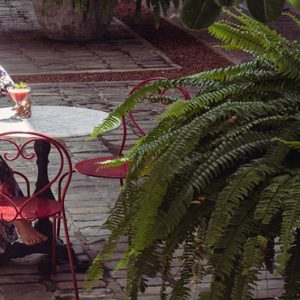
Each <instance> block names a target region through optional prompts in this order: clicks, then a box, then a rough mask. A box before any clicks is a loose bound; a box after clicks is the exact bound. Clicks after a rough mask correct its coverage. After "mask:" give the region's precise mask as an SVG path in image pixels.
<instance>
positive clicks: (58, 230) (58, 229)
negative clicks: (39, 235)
mask: <svg viewBox="0 0 300 300" xmlns="http://www.w3.org/2000/svg"><path fill="white" fill-rule="evenodd" d="M60 217H61V214H59V218H58V219H57V230H56V236H57V237H58V238H59V236H60V221H61V218H60Z"/></svg>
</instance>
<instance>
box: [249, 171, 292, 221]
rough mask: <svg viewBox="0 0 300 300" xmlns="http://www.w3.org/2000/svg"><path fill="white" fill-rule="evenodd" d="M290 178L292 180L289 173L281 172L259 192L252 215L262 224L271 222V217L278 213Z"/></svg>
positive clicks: (286, 192)
mask: <svg viewBox="0 0 300 300" xmlns="http://www.w3.org/2000/svg"><path fill="white" fill-rule="evenodd" d="M290 180H292V176H291V175H289V174H283V175H281V176H277V177H275V178H273V179H272V180H271V181H270V182H269V184H268V186H267V187H266V188H265V189H264V190H263V191H262V193H261V194H260V197H259V203H258V205H257V208H256V211H255V215H254V217H255V219H256V220H258V221H260V222H261V223H262V224H264V225H267V224H270V223H271V220H272V218H273V217H275V216H276V215H277V214H278V212H279V211H280V208H281V207H282V205H283V203H284V201H285V199H286V196H287V194H288V189H286V186H289V181H290Z"/></svg>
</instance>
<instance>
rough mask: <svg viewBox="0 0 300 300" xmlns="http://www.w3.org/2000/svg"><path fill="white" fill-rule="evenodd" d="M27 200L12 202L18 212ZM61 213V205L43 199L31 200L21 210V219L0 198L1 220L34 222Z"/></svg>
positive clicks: (18, 198)
mask: <svg viewBox="0 0 300 300" xmlns="http://www.w3.org/2000/svg"><path fill="white" fill-rule="evenodd" d="M27 199H29V198H28V197H16V198H13V199H12V200H13V202H14V204H15V205H16V207H17V210H18V212H20V208H21V206H22V204H23V203H24V202H25V201H26V200H27ZM61 211H62V205H61V203H59V202H57V201H54V200H51V199H45V198H38V197H35V198H33V199H32V200H31V201H30V202H29V203H28V204H26V205H25V207H24V208H23V210H22V217H21V216H20V215H19V214H18V213H17V212H16V210H15V208H14V207H13V206H12V205H11V203H10V202H8V200H6V199H4V198H0V214H1V219H2V220H7V221H9V220H14V219H16V220H20V219H26V220H36V219H40V218H45V217H49V216H52V215H54V214H56V213H59V212H61Z"/></svg>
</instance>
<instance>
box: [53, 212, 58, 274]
mask: <svg viewBox="0 0 300 300" xmlns="http://www.w3.org/2000/svg"><path fill="white" fill-rule="evenodd" d="M56 222H57V219H56V218H55V217H54V218H53V222H52V273H53V274H56Z"/></svg>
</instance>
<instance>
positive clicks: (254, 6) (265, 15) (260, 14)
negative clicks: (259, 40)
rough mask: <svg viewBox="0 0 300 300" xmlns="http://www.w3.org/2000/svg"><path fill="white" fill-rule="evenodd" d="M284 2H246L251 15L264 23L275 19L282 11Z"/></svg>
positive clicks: (249, 0)
mask: <svg viewBox="0 0 300 300" xmlns="http://www.w3.org/2000/svg"><path fill="white" fill-rule="evenodd" d="M284 3H285V0H247V4H248V9H249V11H250V13H251V15H252V16H253V17H254V18H255V19H257V20H258V21H260V22H263V23H266V22H271V21H274V20H275V19H277V18H278V17H279V16H280V15H281V13H282V10H283V7H284Z"/></svg>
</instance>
